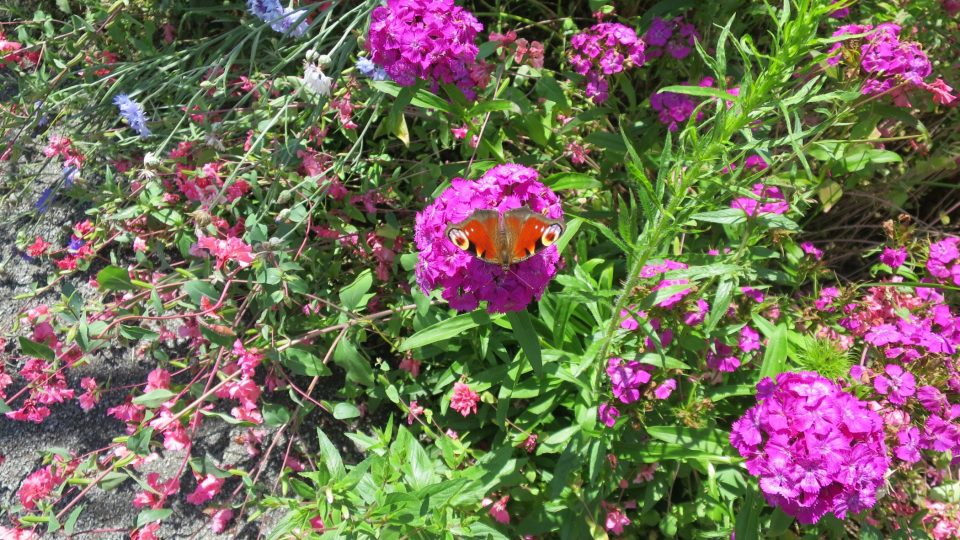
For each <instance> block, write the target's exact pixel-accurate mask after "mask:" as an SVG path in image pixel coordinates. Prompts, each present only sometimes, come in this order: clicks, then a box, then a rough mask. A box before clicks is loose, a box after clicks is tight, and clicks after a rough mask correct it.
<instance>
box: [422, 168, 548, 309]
mask: <svg viewBox="0 0 960 540" xmlns="http://www.w3.org/2000/svg"><path fill="white" fill-rule="evenodd" d="M522 206H527V207H529V208H530V209H531V210H532V211H533V212H536V213H540V214H544V215H545V216H546V217H548V218H551V219H558V218H562V217H563V210H562V209H561V206H560V199H559V197H557V195H556V194H555V193H554V192H553V191H552V190H551V189H550V188H548V187H547V186H545V185H543V183H541V182H540V181H538V180H537V172H536V171H534V170H533V169H531V168H529V167H524V166H522V165H514V164H505V165H499V166H496V167H494V168H492V169H490V170H488V171H487V172H486V173H484V174H483V176H481V177H480V178H479V179H477V180H476V181H471V180H465V179H463V178H455V179H454V180H453V182H452V183H451V186H450V187H449V188H447V189H446V190H445V191H444V192H443V193H441V194H440V196H439V197H437V199H436V200H434V201H433V203H431V204H430V205H428V206H427V207H426V208H424V209H423V211H421V212H420V213H418V214H417V218H416V225H415V227H414V240H415V242H416V245H417V249H418V250H419V257H418V260H417V268H416V275H417V283H418V284H419V285H420V288H421V289H422V290H423V291H424V293H429V292H430V291H432V290H434V289H437V288H442V289H443V292H442V297H443V298H444V299H445V300H447V302H449V303H450V307H452V308H454V309H456V310H458V311H472V310H474V309H476V308H477V306H479V304H480V302H486V303H487V311H488V312H490V313H504V312H507V311H521V310H524V309H526V307H527V304H529V303H530V302H532V301H534V300H539V298H540V296H541V295H542V294H543V292H544V290H546V288H547V284H548V283H549V282H550V280H551V279H553V277H554V276H555V275H556V274H557V270H558V263H559V261H560V254H559V252H558V251H557V248H556V246H550V247H547V248H546V249H544V250H543V251H541V252H540V253H538V254H537V255H535V256H533V257H530V258H529V259H527V260H525V261H523V262H520V263H517V264H513V265H511V266H510V268H508V269H506V270H504V269H502V268H501V267H500V266H499V265H497V264H491V263H488V262H486V261H482V260H480V259H477V258H475V257H474V256H472V255H471V254H469V253H467V252H465V251H463V250H461V249H459V248H457V246H455V245H454V244H453V242H451V241H450V239H449V238H448V237H447V235H446V232H445V231H446V227H447V225H448V224H450V223H458V222H460V221H463V220H465V219H466V218H468V217H470V215H471V214H472V213H473V211H474V210H480V209H486V210H496V211H498V212H501V213H503V212H506V211H507V210H511V209H514V208H520V207H522Z"/></svg>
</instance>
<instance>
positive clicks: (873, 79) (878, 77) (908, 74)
mask: <svg viewBox="0 0 960 540" xmlns="http://www.w3.org/2000/svg"><path fill="white" fill-rule="evenodd" d="M900 32H901V27H900V26H899V25H897V24H894V23H883V24H880V25H877V26H873V25H869V24H867V25H862V24H851V25H845V26H841V27H840V28H839V29H837V31H836V32H834V34H833V35H834V36H835V37H836V36H844V35H849V34H866V35H865V36H863V37H862V38H859V39H857V40H855V41H854V42H853V44H852V45H846V44H844V43H843V42H840V43H837V44H835V45H834V46H833V47H832V48H831V53H833V56H831V57H830V59H829V60H828V62H829V63H830V64H833V65H836V64H839V63H840V61H841V60H842V55H841V54H839V53H838V52H837V51H838V50H840V49H841V48H843V47H846V46H851V47H857V44H858V43H859V67H860V69H861V70H862V71H863V73H864V75H865V77H866V79H865V80H864V81H863V86H862V87H861V90H860V91H861V92H862V93H864V94H882V93H885V92H888V91H893V92H894V93H893V98H894V102H895V103H896V104H897V105H901V106H905V107H909V106H910V102H909V101H907V97H906V91H905V90H904V89H902V88H900V86H901V85H904V84H909V85H910V86H913V87H916V88H922V89H925V90H927V91H929V92H930V93H931V94H932V95H933V99H934V101H936V102H937V103H940V104H944V105H948V104H950V103H952V102H954V101H955V100H956V99H957V97H956V96H955V95H953V94H952V91H953V88H951V87H950V86H948V85H947V84H946V83H945V82H944V81H943V79H937V80H936V81H934V82H933V83H927V82H925V81H924V79H926V78H927V77H929V76H930V74H931V73H932V72H933V67H932V66H931V64H930V59H929V58H928V57H927V54H926V53H925V52H923V49H922V48H921V46H920V44H919V43H917V42H914V41H905V40H901V39H900Z"/></svg>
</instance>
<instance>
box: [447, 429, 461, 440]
mask: <svg viewBox="0 0 960 540" xmlns="http://www.w3.org/2000/svg"><path fill="white" fill-rule="evenodd" d="M444 434H445V435H446V436H447V437H450V438H451V439H453V440H455V441H456V440H459V439H460V434H459V433H457V432H456V431H454V430H452V429H447V431H445V432H444Z"/></svg>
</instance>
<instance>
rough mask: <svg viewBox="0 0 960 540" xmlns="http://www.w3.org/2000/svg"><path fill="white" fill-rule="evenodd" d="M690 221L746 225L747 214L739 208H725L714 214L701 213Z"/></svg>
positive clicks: (715, 211) (713, 212)
mask: <svg viewBox="0 0 960 540" xmlns="http://www.w3.org/2000/svg"><path fill="white" fill-rule="evenodd" d="M690 219H693V220H695V221H704V222H707V223H720V224H723V225H734V224H737V223H746V221H747V213H746V212H744V211H743V210H740V209H739V208H724V209H723V210H714V211H712V212H700V213H699V214H694V215H693V216H691V217H690Z"/></svg>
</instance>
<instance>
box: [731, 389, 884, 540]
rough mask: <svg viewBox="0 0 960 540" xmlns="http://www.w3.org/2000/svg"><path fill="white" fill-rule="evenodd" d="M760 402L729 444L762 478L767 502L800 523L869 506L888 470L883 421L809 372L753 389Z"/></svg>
mask: <svg viewBox="0 0 960 540" xmlns="http://www.w3.org/2000/svg"><path fill="white" fill-rule="evenodd" d="M757 399H758V401H759V403H758V404H757V405H755V406H754V407H752V408H750V409H749V410H747V412H746V413H744V415H743V416H742V417H741V418H740V419H739V420H737V421H736V422H734V424H733V429H732V431H731V433H730V442H731V444H733V446H734V448H736V449H737V451H738V452H740V455H742V456H743V457H744V458H746V462H745V465H746V468H747V471H749V472H750V474H752V475H754V476H758V477H759V478H760V490H761V491H762V492H763V494H764V497H765V498H766V499H767V502H768V503H770V504H771V505H775V506H778V507H779V508H780V509H781V510H783V511H784V512H786V513H787V514H789V515H791V516H794V517H796V518H797V520H798V521H800V523H816V522H817V521H819V520H820V518H822V517H823V516H824V515H826V514H828V513H833V514H834V515H835V516H836V517H838V518H840V519H843V518H844V517H845V516H846V514H847V513H848V512H849V513H857V512H860V511H862V510H865V509H868V508H871V507H872V506H873V505H874V504H875V503H876V495H877V489H878V488H879V487H880V486H882V485H883V482H884V475H885V473H886V471H887V469H888V468H889V465H890V461H889V458H888V457H887V448H886V444H885V442H884V434H883V421H882V420H881V418H880V416H879V415H878V414H877V413H875V412H873V411H872V410H870V408H869V407H868V405H867V403H865V402H863V401H860V400H858V399H857V398H855V397H853V396H852V395H850V394H848V393H846V392H844V391H843V390H841V389H840V387H839V386H838V385H837V384H836V383H835V382H833V381H831V380H829V379H826V378H824V377H821V376H820V375H818V374H817V373H814V372H800V373H781V374H780V375H778V376H777V380H776V382H774V381H773V380H771V379H770V378H765V379H764V380H762V381H760V383H758V384H757Z"/></svg>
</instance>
